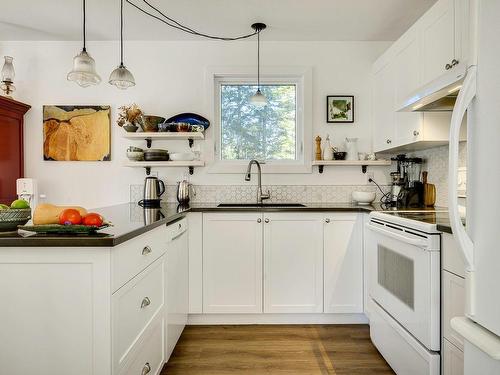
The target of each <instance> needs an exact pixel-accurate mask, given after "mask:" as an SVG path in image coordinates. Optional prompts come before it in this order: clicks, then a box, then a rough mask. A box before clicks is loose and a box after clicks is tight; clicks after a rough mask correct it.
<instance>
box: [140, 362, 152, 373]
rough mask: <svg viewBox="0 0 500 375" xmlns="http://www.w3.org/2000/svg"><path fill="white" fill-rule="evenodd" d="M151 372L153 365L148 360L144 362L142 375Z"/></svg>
mask: <svg viewBox="0 0 500 375" xmlns="http://www.w3.org/2000/svg"><path fill="white" fill-rule="evenodd" d="M150 372H151V365H150V364H149V362H146V363H145V364H144V367H143V368H142V372H141V375H146V374H149V373H150Z"/></svg>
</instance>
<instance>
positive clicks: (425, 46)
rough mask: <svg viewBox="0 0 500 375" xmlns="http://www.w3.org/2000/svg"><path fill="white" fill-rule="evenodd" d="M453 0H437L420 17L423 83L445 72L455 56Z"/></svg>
mask: <svg viewBox="0 0 500 375" xmlns="http://www.w3.org/2000/svg"><path fill="white" fill-rule="evenodd" d="M453 2H454V0H439V1H438V2H437V3H436V4H435V5H434V6H433V7H432V8H431V9H430V10H429V11H428V12H427V13H426V14H425V15H424V16H423V17H422V19H421V25H420V27H421V29H420V30H421V35H422V64H423V83H424V84H426V83H429V82H431V81H432V80H434V79H436V78H438V77H440V76H441V75H442V74H444V73H446V71H447V70H446V68H445V66H446V64H451V61H452V60H453V59H454V58H455V12H454V9H455V7H454V3H453Z"/></svg>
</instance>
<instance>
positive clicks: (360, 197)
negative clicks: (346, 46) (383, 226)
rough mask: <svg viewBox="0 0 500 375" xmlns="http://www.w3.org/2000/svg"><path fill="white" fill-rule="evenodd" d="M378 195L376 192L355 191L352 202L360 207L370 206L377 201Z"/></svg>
mask: <svg viewBox="0 0 500 375" xmlns="http://www.w3.org/2000/svg"><path fill="white" fill-rule="evenodd" d="M375 196H376V194H375V193H374V192H366V191H353V192H352V200H353V201H355V202H357V203H358V204H360V205H368V204H370V203H372V202H373V201H374V200H375Z"/></svg>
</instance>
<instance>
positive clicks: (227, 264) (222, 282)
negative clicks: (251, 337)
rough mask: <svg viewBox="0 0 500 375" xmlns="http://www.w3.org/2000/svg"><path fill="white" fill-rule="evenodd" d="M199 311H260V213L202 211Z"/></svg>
mask: <svg viewBox="0 0 500 375" xmlns="http://www.w3.org/2000/svg"><path fill="white" fill-rule="evenodd" d="M203 312H204V313H260V312H262V214H260V213H235V214H232V213H213V214H212V213H208V214H204V215H203Z"/></svg>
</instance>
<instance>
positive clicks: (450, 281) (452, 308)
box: [441, 233, 465, 375]
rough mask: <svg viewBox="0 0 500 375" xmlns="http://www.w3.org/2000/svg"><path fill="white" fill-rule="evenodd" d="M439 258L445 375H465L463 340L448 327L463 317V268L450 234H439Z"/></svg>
mask: <svg viewBox="0 0 500 375" xmlns="http://www.w3.org/2000/svg"><path fill="white" fill-rule="evenodd" d="M441 255H442V262H443V270H442V272H441V277H442V280H443V287H442V306H443V312H442V316H443V321H442V324H441V326H442V335H443V350H442V357H443V360H442V364H443V374H444V375H463V373H464V354H463V350H464V341H463V338H462V337H461V336H460V335H459V334H458V333H457V332H456V331H455V330H454V329H453V328H452V327H451V324H450V321H451V319H452V318H454V317H457V316H464V315H465V279H464V274H465V265H464V262H463V260H462V258H461V256H460V250H459V249H458V245H457V243H456V242H455V240H454V238H453V235H451V234H448V233H443V234H442V235H441Z"/></svg>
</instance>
